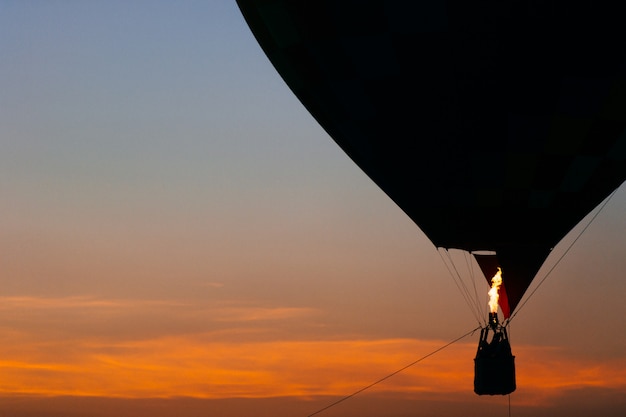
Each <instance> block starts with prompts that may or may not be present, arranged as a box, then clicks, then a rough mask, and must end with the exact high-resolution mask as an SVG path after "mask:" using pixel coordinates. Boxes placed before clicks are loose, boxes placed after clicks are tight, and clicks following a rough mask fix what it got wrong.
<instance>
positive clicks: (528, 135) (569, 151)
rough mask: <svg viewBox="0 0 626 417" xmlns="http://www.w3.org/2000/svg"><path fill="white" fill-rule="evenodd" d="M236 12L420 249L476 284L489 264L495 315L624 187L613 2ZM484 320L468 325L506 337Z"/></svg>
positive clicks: (329, 3)
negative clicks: (458, 258) (449, 260)
mask: <svg viewBox="0 0 626 417" xmlns="http://www.w3.org/2000/svg"><path fill="white" fill-rule="evenodd" d="M237 2H238V4H239V7H240V10H241V12H242V14H243V16H244V18H245V20H246V21H247V23H248V25H249V27H250V29H251V30H252V32H253V34H254V36H255V37H256V39H257V41H258V43H259V44H260V46H261V47H262V49H263V50H264V52H265V54H266V55H267V57H268V58H269V60H270V61H271V62H272V64H273V65H274V67H275V68H276V70H277V71H278V73H279V74H280V75H281V76H282V77H283V79H284V81H285V82H286V84H287V85H288V86H289V87H290V88H291V90H292V91H293V93H294V94H295V95H296V96H297V97H298V99H299V100H300V101H301V102H302V104H303V105H304V106H305V107H306V109H307V110H308V111H309V112H310V113H311V115H312V116H313V117H314V118H315V119H316V120H317V121H318V122H319V124H320V125H321V126H322V127H323V128H324V129H325V130H326V132H328V134H329V135H330V136H331V137H332V139H333V140H334V141H335V142H336V143H337V144H338V145H339V146H340V147H341V148H342V149H343V150H344V151H345V152H346V153H347V154H348V155H349V157H350V158H351V159H352V160H353V161H354V162H355V163H356V164H357V165H358V166H359V167H360V168H361V169H362V170H363V171H364V172H365V173H366V174H367V175H368V176H369V177H370V178H371V179H372V180H373V181H374V182H375V183H376V184H377V185H378V186H379V187H380V188H381V189H382V190H383V191H384V192H385V193H386V194H387V195H388V196H389V197H390V198H391V199H392V200H393V201H394V202H395V203H396V204H397V205H398V206H399V207H400V208H401V209H402V210H403V211H404V212H405V213H406V214H407V215H408V216H409V217H410V218H411V219H412V220H413V221H414V222H415V223H416V224H417V226H418V227H419V228H420V229H421V230H422V231H423V232H424V233H425V234H426V236H427V237H428V238H429V239H430V240H431V241H432V243H433V244H434V245H435V246H436V247H438V248H444V249H460V250H464V251H467V252H469V253H472V254H476V256H475V257H476V261H477V262H478V264H479V265H480V267H481V269H482V270H483V271H484V272H485V275H486V276H487V278H491V276H492V275H493V272H494V271H495V270H496V269H497V268H498V267H499V268H501V269H502V273H503V276H504V277H505V279H504V284H503V286H502V288H501V289H500V295H501V297H500V304H501V306H502V313H503V315H504V317H505V319H507V318H509V316H510V314H511V313H512V312H513V311H515V308H516V307H517V306H518V304H519V302H520V300H521V299H522V296H523V295H524V293H525V291H526V289H527V288H528V286H529V285H530V283H531V281H532V280H533V278H534V277H535V275H536V274H537V272H538V270H539V269H540V267H541V266H542V264H543V263H544V261H545V260H546V258H547V256H548V255H549V254H550V251H551V250H552V248H554V246H555V245H556V244H557V243H558V242H559V241H560V240H561V239H562V238H563V237H564V236H565V235H566V234H567V233H568V232H569V231H570V230H571V229H572V228H573V227H574V226H575V225H576V224H577V223H578V222H580V220H581V219H582V218H583V217H585V215H587V214H588V213H589V212H590V211H591V210H593V209H594V208H595V207H596V206H597V205H598V204H600V203H601V202H602V200H604V199H605V198H606V197H607V196H608V195H610V194H611V193H612V192H613V191H614V190H615V189H617V188H618V187H619V186H620V185H621V184H622V182H623V181H624V180H625V179H626V130H625V129H626V42H624V39H626V25H624V24H623V22H622V18H623V16H624V13H623V11H624V10H623V8H624V6H621V5H620V2H611V3H608V2H606V4H605V2H589V1H577V0H567V1H566V0H553V1H550V0H545V1H544V0H542V1H538V0H535V1H531V0H526V1H522V0H518V1H513V0H498V1H495V0H485V1H480V2H468V1H462V0H420V1H410V0H237ZM484 251H488V252H486V253H485V252H484ZM495 320H496V323H494V322H493V321H492V318H491V317H490V320H489V324H488V325H487V326H486V327H485V329H483V330H487V331H489V330H492V331H493V332H495V333H496V335H499V336H498V337H502V336H506V334H502V332H501V330H498V329H499V328H500V327H502V326H500V325H499V324H498V323H497V316H496V318H495ZM485 337H486V335H485ZM482 341H483V337H482V336H481V342H482ZM507 343H508V342H507ZM505 350H506V349H505ZM479 353H480V347H479ZM508 356H509V357H510V358H512V355H511V354H510V347H509V354H508ZM478 358H479V355H477V359H478ZM507 360H508V359H507ZM511 362H512V359H511ZM477 366H478V365H477ZM479 373H480V372H479V371H478V370H477V376H478V374H479ZM506 378H508V379H510V378H509V376H506ZM509 385H510V384H509ZM511 388H512V389H515V386H514V370H513V386H512V387H509V388H508V389H505V390H499V389H490V388H487V389H485V390H482V389H481V390H476V391H477V393H479V394H480V393H487V394H490V393H497V394H500V393H505V392H500V391H510V389H511ZM478 391H481V392H478Z"/></svg>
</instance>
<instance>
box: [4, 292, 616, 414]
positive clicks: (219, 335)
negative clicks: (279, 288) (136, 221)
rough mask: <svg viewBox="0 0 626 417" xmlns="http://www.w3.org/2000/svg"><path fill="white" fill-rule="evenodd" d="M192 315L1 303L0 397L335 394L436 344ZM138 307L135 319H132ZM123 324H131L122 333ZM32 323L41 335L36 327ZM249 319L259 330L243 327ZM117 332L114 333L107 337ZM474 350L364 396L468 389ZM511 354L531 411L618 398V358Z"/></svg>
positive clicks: (254, 309) (246, 311)
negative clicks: (587, 393) (581, 399)
mask: <svg viewBox="0 0 626 417" xmlns="http://www.w3.org/2000/svg"><path fill="white" fill-rule="evenodd" d="M192 307H193V306H192ZM192 307H190V306H188V305H186V304H184V303H179V302H170V301H158V300H157V301H150V300H101V299H95V298H90V297H66V298H58V299H45V298H43V299H42V298H35V297H10V298H3V299H1V300H0V308H1V309H2V310H3V314H5V315H8V316H11V317H12V320H11V321H12V322H20V320H22V321H21V322H20V323H23V326H21V327H15V328H7V327H5V328H4V329H2V332H0V394H2V393H4V394H14V393H20V394H32V395H74V396H101V397H125V398H145V397H161V398H170V397H179V396H186V397H196V398H209V399H216V398H231V397H248V398H267V397H278V396H286V397H303V398H308V397H315V396H344V395H349V394H351V393H353V392H355V391H357V390H360V389H361V388H363V387H365V386H368V385H370V384H371V383H373V382H374V381H377V380H379V379H380V378H382V377H385V376H387V375H389V374H390V373H392V372H394V371H396V370H398V369H400V368H403V367H405V366H406V365H407V364H410V363H412V362H414V361H416V360H417V359H419V358H421V357H423V356H425V355H427V354H429V353H431V352H433V351H434V350H436V349H438V348H440V347H441V346H443V345H444V344H446V343H447V341H441V340H415V339H381V340H320V341H311V340H298V338H297V337H293V336H290V334H289V332H288V330H289V329H291V328H292V327H289V326H287V327H285V328H284V329H283V331H282V333H281V332H277V333H270V335H269V336H267V337H261V336H262V333H263V332H264V331H266V329H269V330H268V332H269V331H271V330H272V329H275V328H276V326H277V325H282V324H284V323H290V326H292V325H293V324H298V323H301V322H302V318H303V317H307V318H309V319H310V318H311V317H314V316H316V315H318V314H320V313H319V312H317V311H315V310H312V309H306V308H290V307H259V306H250V305H242V304H238V303H223V304H219V305H213V306H195V307H193V308H192ZM146 311H148V313H149V314H147V317H143V316H142V319H141V320H139V319H135V318H133V317H134V315H136V314H139V312H141V314H144V315H146ZM59 312H62V313H63V314H60V313H59ZM157 313H158V314H157ZM20 317H21V318H20ZM24 317H26V318H24ZM166 319H167V320H172V323H170V324H169V325H170V326H172V327H176V326H179V325H182V323H185V322H186V321H190V320H192V319H195V320H196V321H197V323H204V322H206V323H208V324H209V326H208V327H211V326H213V325H214V324H215V323H218V324H219V323H226V324H228V326H227V327H219V326H218V327H216V328H214V329H213V330H207V328H206V326H205V327H198V328H184V329H182V330H180V329H179V330H178V331H177V332H168V331H164V330H163V329H164V328H165V327H166V325H165V324H164V322H163V320H166ZM133 320H134V321H133ZM129 321H131V322H132V325H131V326H126V327H125V325H126V323H127V322H129ZM37 322H39V325H40V326H41V323H43V324H44V325H46V326H48V327H50V328H47V329H43V328H41V327H37ZM110 322H113V324H112V325H111V324H109V323H110ZM259 322H260V323H262V325H261V326H257V327H254V326H253V324H256V323H259ZM105 325H110V326H112V327H111V329H110V330H109V331H108V332H107V333H99V332H98V331H96V330H97V329H90V328H89V327H90V326H91V327H98V326H105ZM150 325H151V326H152V327H154V328H155V329H156V330H158V331H156V330H155V331H154V332H149V331H146V330H145V328H144V327H145V326H150ZM29 326H30V327H29ZM120 328H124V332H125V333H124V337H121V336H118V332H119V329H120ZM233 334H234V335H235V336H233ZM260 334H261V336H260ZM270 336H271V337H270ZM276 336H278V337H280V338H281V339H280V340H276V339H278V338H277V337H276ZM475 352H476V341H475V340H470V339H465V340H463V341H462V342H459V343H456V344H453V345H451V346H450V347H448V348H446V349H445V350H443V351H441V352H439V353H437V354H435V355H433V356H431V357H428V358H427V359H426V360H423V361H421V362H419V363H418V364H416V365H415V366H412V367H410V368H408V369H406V370H405V371H403V372H401V373H399V374H397V375H395V376H393V377H392V378H389V379H387V380H385V381H384V382H383V383H381V384H377V385H376V386H375V387H373V388H372V389H371V391H372V392H377V393H392V392H393V393H396V394H406V395H416V394H418V393H424V394H426V393H428V394H432V395H435V394H445V393H471V392H472V388H473V358H474V355H475ZM514 353H515V354H516V356H517V359H516V363H517V382H518V394H519V397H518V403H523V404H526V405H536V404H541V403H545V402H546V401H549V400H550V399H553V398H556V397H558V396H561V395H563V393H564V392H567V391H571V390H580V389H587V388H594V387H595V388H597V387H600V388H603V387H610V388H612V389H616V390H622V391H625V392H626V358H624V357H621V358H613V359H612V360H611V361H610V362H608V361H602V360H601V359H598V358H585V357H582V358H581V357H576V356H574V355H572V354H571V353H568V352H567V351H566V350H564V349H557V348H549V347H538V346H522V345H519V346H515V345H514ZM516 395H517V394H516Z"/></svg>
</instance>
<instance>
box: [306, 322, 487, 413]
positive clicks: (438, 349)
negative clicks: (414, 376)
mask: <svg viewBox="0 0 626 417" xmlns="http://www.w3.org/2000/svg"><path fill="white" fill-rule="evenodd" d="M480 328H481V327H480V326H478V327H476V328H475V329H472V330H470V331H469V332H467V333H465V334H464V335H462V336H459V337H457V338H456V339H454V340H452V341H450V342H448V343H446V344H445V345H443V346H441V347H439V348H437V349H435V350H433V351H432V352H430V353H429V354H427V355H424V356H422V357H421V358H419V359H418V360H416V361H413V362H411V363H410V364H408V365H406V366H404V367H402V368H400V369H398V370H397V371H395V372H392V373H390V374H389V375H387V376H385V377H383V378H380V379H379V380H378V381H376V382H372V383H371V384H369V385H367V386H366V387H363V388H361V389H359V390H358V391H355V392H353V393H352V394H350V395H347V396H345V397H343V398H341V399H339V400H337V401H335V402H334V403H332V404H329V405H327V406H326V407H324V408H320V409H319V410H317V411H316V412H314V413H313V414H309V415H308V416H307V417H312V416H314V415H316V414H319V413H321V412H322V411H326V410H328V409H329V408H331V407H334V406H336V405H337V404H339V403H342V402H344V401H346V400H348V399H350V398H352V397H354V396H355V395H357V394H360V393H362V392H363V391H365V390H368V389H370V388H372V387H373V386H375V385H378V384H380V383H381V382H383V381H385V380H387V379H389V378H391V377H392V376H394V375H397V374H399V373H400V372H402V371H405V370H406V369H408V368H410V367H411V366H413V365H416V364H418V363H420V362H421V361H423V360H424V359H426V358H429V357H431V356H433V355H434V354H435V353H437V352H440V351H442V350H444V349H445V348H447V347H448V346H450V345H452V344H454V343H456V342H458V341H459V340H461V339H463V338H465V337H467V336H469V335H471V334H474V332H476V330H480Z"/></svg>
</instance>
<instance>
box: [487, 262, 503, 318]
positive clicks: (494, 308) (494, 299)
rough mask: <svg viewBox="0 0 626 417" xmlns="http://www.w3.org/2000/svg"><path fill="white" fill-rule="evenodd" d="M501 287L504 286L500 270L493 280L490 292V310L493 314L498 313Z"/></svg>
mask: <svg viewBox="0 0 626 417" xmlns="http://www.w3.org/2000/svg"><path fill="white" fill-rule="evenodd" d="M500 285H502V270H501V269H500V268H498V272H496V274H495V275H494V276H493V278H491V289H490V290H489V310H490V311H491V312H492V313H497V312H498V299H499V298H500V294H498V290H500Z"/></svg>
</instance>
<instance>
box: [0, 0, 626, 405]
mask: <svg viewBox="0 0 626 417" xmlns="http://www.w3.org/2000/svg"><path fill="white" fill-rule="evenodd" d="M624 213H626V189H624V187H621V188H619V189H618V190H617V192H616V193H615V195H614V196H613V197H612V198H611V199H610V200H609V201H608V203H607V204H606V206H605V207H604V208H603V210H602V211H601V212H600V213H599V214H598V215H597V217H596V218H595V219H594V220H593V222H592V223H591V224H590V226H589V227H588V228H587V229H586V230H585V231H584V233H583V234H582V235H581V236H580V238H578V239H577V236H578V234H579V233H580V232H581V230H582V228H583V226H584V225H585V224H587V223H588V221H589V220H590V219H591V217H588V218H587V219H586V220H585V221H583V223H582V224H581V225H579V226H578V227H577V228H576V229H574V230H573V231H572V233H571V234H570V235H568V236H567V237H566V238H565V239H564V240H563V241H562V243H560V244H559V246H557V247H556V248H555V250H554V252H553V254H552V255H551V256H550V257H549V258H548V260H547V262H546V264H545V265H544V267H543V268H542V270H541V271H540V272H539V274H538V277H537V279H536V280H535V281H536V283H535V286H534V287H531V290H530V291H533V290H534V289H535V288H536V286H537V284H539V283H540V282H541V284H540V286H539V287H538V288H537V290H536V292H534V294H533V295H532V297H531V298H530V299H528V302H527V303H526V304H524V306H523V308H522V309H521V310H520V311H519V314H518V315H517V316H516V317H515V319H514V321H513V322H512V323H511V326H510V336H511V343H512V346H513V353H514V354H515V355H516V366H517V368H516V371H517V386H518V388H517V390H516V391H515V392H514V393H513V394H512V395H511V396H510V397H507V396H504V397H503V396H495V397H491V396H486V397H479V396H477V395H475V394H474V393H473V391H472V390H473V385H472V384H473V358H474V355H475V352H476V346H477V342H478V334H477V333H474V334H470V335H468V336H467V337H465V338H462V339H460V340H459V341H458V342H456V343H454V344H452V345H450V346H449V347H447V348H445V349H443V350H442V351H440V352H438V353H437V354H435V355H433V356H430V357H428V358H426V359H424V360H422V361H420V362H419V363H417V364H415V365H414V366H411V367H409V368H408V369H406V370H405V371H403V372H400V373H398V374H397V375H395V376H393V377H391V378H389V379H386V380H385V381H384V382H382V383H380V384H377V385H375V386H373V387H372V388H371V389H368V390H366V391H364V392H362V393H360V394H359V395H356V396H354V397H352V398H350V399H349V400H346V401H344V402H342V403H340V404H338V405H336V406H333V407H331V408H329V409H328V410H325V411H323V412H320V413H319V414H316V415H319V416H329V417H330V416H344V417H350V416H361V417H382V416H385V417H405V416H439V417H446V416H459V415H463V416H474V415H476V416H478V415H480V416H487V417H490V416H503V415H508V410H509V404H510V407H511V410H512V413H513V414H514V415H515V416H519V417H523V416H556V417H559V416H586V415H590V414H591V413H596V414H602V415H604V416H607V417H612V416H623V415H624V414H625V413H626V332H625V331H624V330H625V329H626V303H624V296H625V295H626V280H624V270H625V269H626V216H624ZM572 243H574V245H573V246H572V247H571V249H569V250H568V247H569V246H570V244H572ZM563 254H565V256H564V257H563V259H562V260H561V261H560V262H558V260H559V258H560V257H561V255H563ZM555 265H556V267H555V268H554V269H553V270H552V271H551V272H550V270H551V269H552V267H554V266H555ZM546 276H547V278H546V279H545V280H544V281H542V279H543V278H544V277H546ZM487 290H488V288H487V284H486V281H485V282H484V292H485V298H486V292H487ZM485 302H486V301H485ZM477 325H478V323H477V321H476V319H475V318H474V316H473V315H472V314H471V311H470V310H469V308H468V306H467V305H466V304H465V302H464V300H463V297H462V295H461V294H460V292H459V291H458V290H457V288H456V286H455V283H454V281H453V280H452V278H451V277H450V275H449V273H448V271H447V269H446V267H445V264H444V262H443V261H442V259H441V257H440V255H439V253H438V252H437V250H436V248H435V247H434V246H433V245H432V244H431V242H430V241H429V240H428V239H427V238H426V237H425V235H424V234H423V233H422V232H421V231H420V230H419V228H418V227H417V226H416V225H415V224H414V223H412V221H411V220H410V219H409V218H408V217H407V216H406V215H405V214H404V213H403V212H402V211H401V210H400V209H399V208H398V207H397V206H395V204H394V203H393V202H392V201H391V200H390V199H389V198H388V197H387V196H386V195H385V194H384V193H383V192H382V191H381V190H380V189H378V188H377V187H376V186H375V184H373V183H372V182H371V180H369V179H368V178H367V176H366V175H365V174H363V173H362V172H361V171H360V170H359V169H358V168H357V167H356V165H355V164H354V163H353V162H351V161H350V159H349V158H348V157H347V156H346V155H345V154H344V153H343V152H342V151H341V150H340V148H339V147H338V146H337V145H336V144H335V143H334V142H333V141H332V139H331V138H330V137H329V136H328V135H327V134H326V133H325V132H324V131H323V129H321V128H320V126H319V125H318V124H317V123H316V122H315V120H314V119H313V118H312V117H311V116H310V115H309V114H308V113H307V112H306V110H305V109H304V108H303V107H302V105H301V104H300V103H299V102H298V101H297V100H296V99H295V97H294V96H293V94H292V93H291V92H290V91H289V89H288V88H287V87H286V86H285V84H284V83H283V82H282V80H281V79H280V77H279V76H278V74H277V73H276V71H275V70H274V69H273V68H272V66H271V65H270V63H269V61H268V60H267V58H266V57H265V56H264V55H263V53H262V51H261V49H260V48H259V46H258V44H257V43H256V41H255V40H254V38H253V36H252V35H251V33H250V31H249V29H248V27H247V25H246V24H245V21H244V20H243V18H242V16H241V14H240V12H239V10H238V8H237V6H236V4H235V1H234V0H210V1H190V0H184V1H177V2H170V1H160V0H151V1H147V0H145V1H140V0H137V1H132V2H128V1H117V0H110V1H106V2H104V1H103V2H85V1H78V0H76V1H70V0H66V1H63V0H50V1H43V0H39V1H37V0H27V1H17V0H15V1H12V0H0V414H1V415H2V416H7V417H18V416H19V417H25V416H39V417H52V416H77V417H78V416H98V417H109V416H134V415H152V416H155V417H166V416H177V417H191V416H200V415H202V416H220V417H229V416H238V417H242V416H243V417H245V416H273V417H283V416H296V417H297V416H303V417H306V416H309V415H311V414H313V413H315V412H317V411H318V410H320V409H322V408H324V407H326V406H327V405H329V404H331V403H333V402H335V401H337V400H339V399H341V398H343V397H345V396H347V395H350V394H352V393H354V392H356V391H358V390H360V389H362V388H363V387H365V386H368V385H370V384H371V383H373V382H374V381H377V380H379V379H381V378H383V377H385V376H387V375H389V374H391V373H393V372H395V371H396V370H398V369H401V368H403V367H405V366H407V365H408V364H410V363H413V362H415V361H417V360H419V359H420V358H422V357H424V356H426V355H428V354H429V353H431V352H433V351H435V350H437V349H439V348H440V347H442V346H444V345H446V344H447V343H449V342H450V341H452V340H455V339H457V338H459V337H460V336H462V335H465V334H468V333H470V332H471V330H472V329H475V328H476V327H477ZM148 413H149V414H148Z"/></svg>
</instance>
